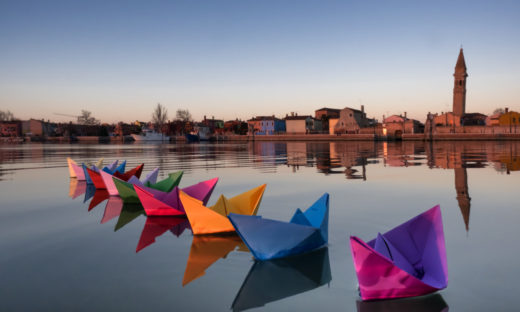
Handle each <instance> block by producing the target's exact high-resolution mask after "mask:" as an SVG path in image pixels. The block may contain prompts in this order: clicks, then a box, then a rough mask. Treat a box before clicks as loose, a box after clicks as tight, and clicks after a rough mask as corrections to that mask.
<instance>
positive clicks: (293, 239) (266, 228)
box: [228, 193, 329, 260]
mask: <svg viewBox="0 0 520 312" xmlns="http://www.w3.org/2000/svg"><path fill="white" fill-rule="evenodd" d="M228 217H229V220H230V221H231V224H233V226H234V227H235V230H236V232H237V233H238V235H240V238H242V240H243V241H244V243H245V244H246V245H247V247H248V248H249V250H251V252H252V253H253V256H254V257H255V259H257V260H270V259H276V258H283V257H288V256H292V255H297V254H302V253H306V252H309V251H311V250H314V249H317V248H319V247H321V246H323V245H325V244H327V242H328V231H329V194H328V193H325V194H323V196H321V198H320V199H318V200H317V201H316V202H315V203H314V204H313V205H312V206H311V207H309V208H308V209H307V210H306V211H305V212H302V211H301V210H300V209H297V210H296V212H295V213H294V215H293V217H292V219H291V221H290V222H283V221H276V220H271V219H263V218H262V217H261V216H246V215H238V214H234V213H231V214H229V216H228Z"/></svg>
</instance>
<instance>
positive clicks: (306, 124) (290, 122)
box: [285, 113, 322, 134]
mask: <svg viewBox="0 0 520 312" xmlns="http://www.w3.org/2000/svg"><path fill="white" fill-rule="evenodd" d="M285 129H286V132H287V133H288V134H308V133H317V132H321V130H322V123H321V120H317V119H314V118H312V116H310V115H302V116H298V114H295V113H291V116H286V117H285Z"/></svg>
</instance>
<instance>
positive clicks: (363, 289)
mask: <svg viewBox="0 0 520 312" xmlns="http://www.w3.org/2000/svg"><path fill="white" fill-rule="evenodd" d="M381 237H382V238H383V239H384V240H385V241H384V242H385V244H384V245H383V248H385V249H387V250H389V252H387V251H386V250H385V249H381V247H379V246H378V245H377V244H378V241H377V240H376V239H374V240H372V241H370V242H368V243H365V242H363V241H362V240H361V239H359V238H357V237H351V238H350V245H351V250H352V258H353V261H354V266H355V268H356V274H357V277H358V281H359V288H360V294H361V298H362V299H363V300H373V299H390V298H403V297H413V296H420V295H425V294H429V293H432V292H435V291H437V290H440V289H443V288H445V287H446V286H447V284H448V270H447V261H446V247H445V243H444V232H443V229H442V217H441V212H440V208H439V206H436V207H433V208H432V209H430V210H428V211H426V212H425V213H423V214H421V215H419V216H417V217H415V218H413V219H411V220H409V221H407V222H405V223H403V224H402V225H400V226H398V227H396V228H394V229H393V230H391V231H389V232H387V233H385V234H383V235H380V236H379V237H378V240H379V238H381ZM376 249H377V250H376ZM378 250H379V251H378ZM389 255H390V256H391V257H392V259H391V258H389Z"/></svg>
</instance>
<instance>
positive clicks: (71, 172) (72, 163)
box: [67, 157, 78, 178]
mask: <svg viewBox="0 0 520 312" xmlns="http://www.w3.org/2000/svg"><path fill="white" fill-rule="evenodd" d="M67 165H68V166H69V176H70V177H71V178H77V175H76V169H74V167H73V166H76V167H77V166H78V164H77V163H76V162H75V161H74V160H72V159H71V158H70V157H67Z"/></svg>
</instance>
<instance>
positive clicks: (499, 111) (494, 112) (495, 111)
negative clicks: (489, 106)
mask: <svg viewBox="0 0 520 312" xmlns="http://www.w3.org/2000/svg"><path fill="white" fill-rule="evenodd" d="M505 112H506V110H505V109H503V108H501V107H499V108H495V110H494V111H493V115H495V114H503V113H505Z"/></svg>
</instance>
